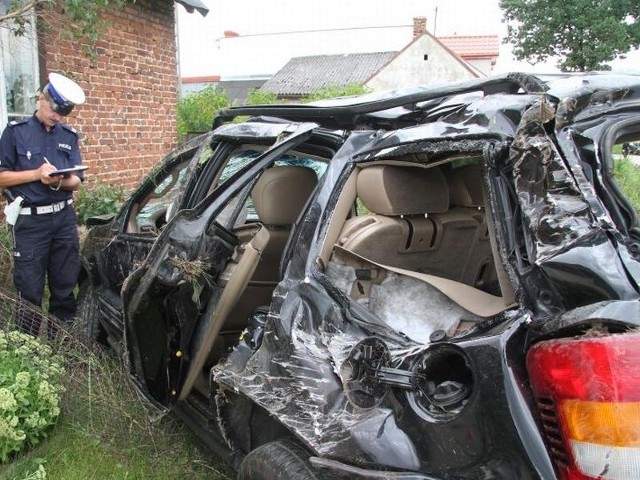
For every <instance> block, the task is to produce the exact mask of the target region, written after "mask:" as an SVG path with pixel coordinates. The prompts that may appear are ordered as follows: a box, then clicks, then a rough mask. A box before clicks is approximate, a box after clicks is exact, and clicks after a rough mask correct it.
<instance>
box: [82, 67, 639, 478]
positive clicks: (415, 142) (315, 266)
mask: <svg viewBox="0 0 640 480" xmlns="http://www.w3.org/2000/svg"><path fill="white" fill-rule="evenodd" d="M238 116H248V119H246V121H244V122H242V123H228V122H230V121H231V120H232V119H234V118H236V117H238ZM638 139H640V77H636V76H617V75H605V74H592V75H581V76H567V77H562V76H557V77H549V78H540V77H535V76H531V75H526V74H509V75H505V76H502V77H494V78H489V79H483V80H477V81H473V82H468V83H460V84H453V85H448V86H441V87H433V88H417V89H412V90H406V91H398V92H392V93H387V94H379V93H378V94H369V95H365V96H363V97H356V98H350V99H341V100H334V101H326V102H322V103H318V104H315V105H280V106H263V107H260V106H257V107H238V108H233V109H230V110H228V111H225V112H223V113H222V114H221V115H220V116H219V117H218V118H217V119H216V121H215V122H214V130H213V131H212V132H211V133H209V134H206V135H204V136H202V137H199V138H197V139H195V140H193V141H192V142H191V143H188V144H186V145H184V146H183V147H181V148H180V149H178V150H177V151H176V152H174V153H173V154H171V155H169V156H168V157H167V158H166V159H165V161H164V162H163V163H162V164H161V165H160V166H159V167H158V168H157V169H156V170H155V171H154V172H153V173H152V174H151V175H150V176H149V177H148V178H147V179H146V180H145V181H143V182H142V184H141V185H140V187H139V188H138V189H137V190H136V191H135V192H134V193H133V195H132V196H131V197H130V199H129V200H128V201H127V202H126V203H125V205H124V206H123V208H122V210H121V211H120V212H119V213H118V214H117V215H116V216H115V217H113V218H95V219H93V220H92V222H93V224H94V225H95V226H94V227H93V228H92V229H91V231H90V233H89V236H88V238H87V240H86V242H85V246H84V250H83V263H84V277H83V282H82V292H83V301H82V305H83V315H84V319H85V322H86V325H87V331H88V332H89V334H90V335H91V336H92V337H93V338H94V339H96V340H98V341H101V342H104V343H108V344H111V345H112V346H114V347H115V348H122V349H124V352H123V353H124V356H125V358H126V359H127V364H128V366H129V368H130V372H131V376H132V378H133V380H134V382H135V384H136V386H137V388H138V389H139V390H140V391H141V392H142V393H143V394H144V395H145V396H146V397H147V398H148V399H149V400H150V401H151V402H153V404H154V405H156V406H157V407H159V408H161V409H163V410H166V411H173V412H175V413H176V414H178V415H179V416H181V417H182V418H183V419H184V420H185V421H186V422H187V423H188V424H189V425H190V426H191V427H192V428H193V429H194V430H195V431H196V432H198V433H199V434H200V435H201V436H202V438H204V439H205V440H206V441H207V442H208V443H209V445H210V446H211V447H212V448H213V449H214V450H215V451H216V452H217V453H218V454H219V455H220V456H221V457H223V458H225V459H226V460H227V461H228V462H229V463H231V464H232V465H233V466H234V467H235V468H236V469H237V470H238V478H242V479H271V478H276V477H275V476H276V472H277V475H279V476H278V477H277V478H285V479H286V478H288V479H293V478H297V479H298V478H343V477H344V478H379V479H393V478H402V479H433V478H466V479H477V478H502V479H515V478H517V479H534V478H536V479H537V478H544V479H550V478H561V479H595V478H599V479H612V480H613V479H620V480H623V479H625V480H626V479H631V478H640V333H639V329H638V327H639V326H640V303H639V284H640V283H639V282H640V263H639V261H638V256H639V255H640V249H639V247H640V232H639V231H638V227H637V223H636V214H635V210H634V208H633V206H632V205H631V204H630V203H629V202H628V201H627V200H626V199H625V198H624V196H623V195H622V194H621V191H620V189H619V187H618V184H617V183H616V179H615V178H614V174H613V172H614V165H615V163H616V162H617V161H618V157H622V155H621V154H620V151H621V150H620V148H621V145H622V144H624V143H628V142H633V141H637V140H638Z"/></svg>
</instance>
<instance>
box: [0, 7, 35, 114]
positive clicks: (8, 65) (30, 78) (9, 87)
mask: <svg viewBox="0 0 640 480" xmlns="http://www.w3.org/2000/svg"><path fill="white" fill-rule="evenodd" d="M4 10H6V2H4V1H0V13H3V11H4ZM29 17H30V21H29V25H27V26H26V31H25V34H24V35H22V36H16V35H15V34H14V33H13V31H12V29H11V28H0V61H1V65H0V69H1V70H0V73H1V74H2V80H3V82H2V85H1V87H0V94H1V95H0V96H1V97H2V98H0V100H1V107H0V111H1V113H2V118H0V120H3V124H6V123H7V122H11V121H13V120H21V119H23V118H25V117H29V116H31V115H32V114H33V112H34V111H35V109H36V102H37V100H38V93H39V91H40V85H39V74H38V40H37V35H36V29H35V27H34V25H35V20H36V19H35V15H34V14H33V12H31V13H30V14H29Z"/></svg>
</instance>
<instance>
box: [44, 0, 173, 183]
mask: <svg viewBox="0 0 640 480" xmlns="http://www.w3.org/2000/svg"><path fill="white" fill-rule="evenodd" d="M105 18H106V19H107V20H108V21H109V27H108V30H107V31H106V32H105V33H104V35H103V36H102V37H101V39H100V40H99V41H98V43H97V56H95V58H94V59H90V58H89V57H88V56H86V55H85V54H84V53H83V49H82V45H78V44H77V43H74V42H72V41H70V40H68V39H65V38H64V37H63V35H61V34H60V32H61V31H62V29H61V28H52V29H46V30H45V31H42V32H41V33H40V37H39V38H40V47H39V48H40V58H41V62H40V71H41V75H42V77H43V80H44V79H46V75H47V74H48V73H49V72H52V71H58V72H64V73H67V74H69V75H70V76H72V77H73V78H74V79H75V80H76V81H77V82H78V83H79V84H80V85H81V86H82V88H83V89H84V91H85V93H86V95H87V101H86V103H85V104H84V105H82V106H80V107H77V108H76V109H75V111H74V112H72V113H71V115H69V117H68V118H67V123H69V124H70V125H72V126H74V127H75V128H76V129H77V130H78V132H79V133H80V135H81V148H82V152H83V156H84V163H85V164H86V165H88V166H89V167H90V169H89V170H88V171H87V173H86V175H85V178H86V182H85V184H86V187H88V188H91V186H92V183H93V182H96V181H102V182H105V183H111V184H117V185H122V186H123V187H124V188H125V189H126V190H129V189H130V188H132V187H134V186H135V185H136V184H137V183H138V181H139V180H140V179H141V178H142V177H143V175H144V174H145V173H147V172H148V171H149V170H150V169H151V167H152V166H153V165H154V164H156V163H157V162H158V161H159V160H160V159H161V158H162V157H163V156H164V155H165V154H166V153H168V152H169V151H170V150H171V149H172V148H173V147H174V146H175V145H176V103H177V98H178V97H177V92H178V85H177V67H176V44H175V36H174V33H175V19H174V3H173V1H172V0H136V2H135V3H129V2H128V3H127V6H126V7H125V8H124V9H123V10H112V11H109V12H108V13H106V14H105ZM54 21H55V20H54ZM45 81H46V80H45ZM43 84H44V82H43Z"/></svg>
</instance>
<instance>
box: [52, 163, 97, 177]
mask: <svg viewBox="0 0 640 480" xmlns="http://www.w3.org/2000/svg"><path fill="white" fill-rule="evenodd" d="M87 168H89V167H87V166H86V165H76V166H75V167H71V168H61V169H59V170H54V171H53V172H50V173H49V176H50V177H55V176H56V175H63V176H68V175H69V174H70V173H76V172H82V171H84V170H86V169H87Z"/></svg>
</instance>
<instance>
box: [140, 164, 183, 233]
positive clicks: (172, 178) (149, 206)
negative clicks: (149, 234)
mask: <svg viewBox="0 0 640 480" xmlns="http://www.w3.org/2000/svg"><path fill="white" fill-rule="evenodd" d="M190 160H191V156H190V155H189V156H188V157H187V158H186V159H185V160H184V161H182V162H180V163H178V164H177V165H174V166H173V167H172V168H171V169H169V171H167V172H165V174H164V176H160V177H159V178H158V183H157V185H156V187H155V188H154V189H153V191H152V192H151V193H150V194H149V195H148V196H147V198H145V199H143V200H142V201H141V202H140V204H141V205H142V207H141V208H140V210H139V212H138V214H137V215H136V223H137V225H138V228H139V229H140V231H150V230H155V229H157V228H160V227H161V226H162V225H164V223H166V220H167V217H168V216H169V215H168V214H169V211H170V210H169V209H170V207H171V205H172V204H173V201H174V200H175V199H176V197H177V195H178V193H179V192H180V190H181V189H182V186H183V184H184V182H185V179H186V172H187V167H188V166H189V162H190Z"/></svg>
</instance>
